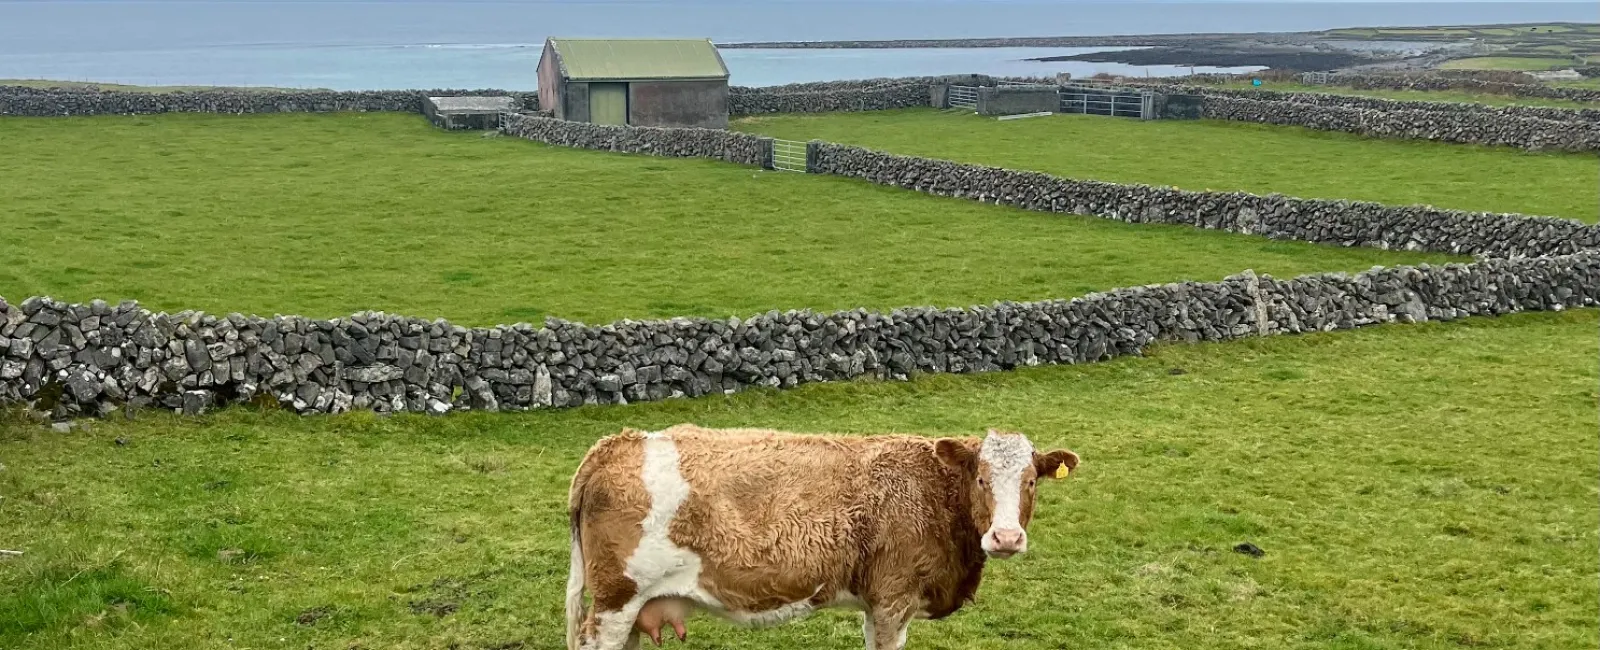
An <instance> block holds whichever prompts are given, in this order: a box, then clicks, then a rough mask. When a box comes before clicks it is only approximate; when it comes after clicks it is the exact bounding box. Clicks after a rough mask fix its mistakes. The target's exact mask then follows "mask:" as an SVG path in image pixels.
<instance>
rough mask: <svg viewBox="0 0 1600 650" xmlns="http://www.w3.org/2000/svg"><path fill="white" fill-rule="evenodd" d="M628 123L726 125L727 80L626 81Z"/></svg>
mask: <svg viewBox="0 0 1600 650" xmlns="http://www.w3.org/2000/svg"><path fill="white" fill-rule="evenodd" d="M628 113H629V115H628V124H630V125H632V126H677V127H690V126H695V127H701V128H707V129H726V128H728V82H726V81H635V82H633V83H630V84H628Z"/></svg>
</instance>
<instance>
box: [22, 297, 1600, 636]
mask: <svg viewBox="0 0 1600 650" xmlns="http://www.w3.org/2000/svg"><path fill="white" fill-rule="evenodd" d="M1597 326H1600V320H1597V314H1596V313H1595V311H1594V310H1581V311H1575V312H1569V313H1565V314H1541V315H1520V316H1509V317H1505V318H1502V319H1475V320H1472V321H1469V322H1459V323H1450V324H1429V325H1419V326H1388V327H1381V328H1375V329H1367V330H1361V331H1356V332H1340V333H1332V334H1317V335H1311V336H1304V337H1285V338H1278V339H1274V340H1256V341H1248V342H1239V343H1231V344H1226V345H1200V346H1163V347H1160V348H1157V349H1155V350H1154V351H1153V352H1152V353H1151V354H1150V355H1149V356H1147V357H1144V358H1130V359H1124V360H1119V361H1114V362H1109V363H1104V364H1092V365H1085V366H1063V367H1049V368H1036V369H1030V370H1026V371H1022V372H1016V373H999V374H991V375H984V376H964V377H952V376H939V377H927V378H923V379H920V380H918V381H915V382H912V383H909V384H896V383H853V384H836V385H815V386H810V387H805V388H802V389H800V390H795V391H790V392H785V393H773V392H758V393H747V394H742V395H738V396H734V397H731V398H710V399H700V400H692V401H675V402H667V403H656V404H647V405H634V406H628V407H600V408H583V409H577V410H570V411H563V412H544V413H532V414H521V415H492V414H474V415H459V416H451V417H447V418H432V419H430V418H422V417H410V416H405V417H394V418H388V419H381V418H376V417H372V416H370V415H346V416H334V417H316V418H298V417H296V416H293V415H286V414H282V413H276V412H274V413H256V412H252V411H248V410H243V409H236V410H231V411H228V412H224V413H221V414H218V415H214V416H211V417H208V418H206V419H203V420H180V419H176V418H174V417H170V416H165V415H147V416H144V417H142V418H141V419H139V420H137V421H135V422H122V421H116V422H107V423H102V424H95V425H94V426H93V428H91V429H90V430H88V431H87V432H76V433H73V434H68V435H60V434H53V433H50V432H49V431H48V430H47V429H43V428H41V427H38V426H36V425H27V424H23V423H20V422H6V423H4V424H0V462H3V463H4V465H5V469H4V470H3V471H0V496H4V497H5V498H4V499H3V500H0V548H21V549H22V550H25V551H26V554H25V555H24V556H22V557H19V558H12V559H0V647H4V648H7V649H14V650H35V649H37V650H45V649H49V650H81V649H102V648H103V649H111V648H117V649H130V650H131V649H151V650H154V649H167V648H213V647H233V648H317V649H330V648H337V649H341V650H344V649H348V648H403V649H423V648H427V649H442V648H459V649H472V650H479V649H486V648H526V649H554V648H558V647H560V645H561V641H560V634H561V632H560V629H561V628H560V625H561V623H560V606H561V604H560V603H561V593H562V585H563V582H564V576H565V571H566V563H567V560H566V555H565V554H566V533H565V529H564V525H565V521H564V515H563V507H564V499H565V497H564V494H565V486H566V482H567V480H568V479H569V477H570V474H571V471H572V469H573V467H575V466H576V463H577V461H578V459H579V457H580V455H581V454H582V452H583V450H584V449H585V448H586V447H587V445H588V444H589V443H590V442H592V441H593V440H594V439H595V438H596V437H597V436H600V435H604V434H607V433H611V432H614V431H615V430H617V429H618V428H619V427H621V426H625V425H626V426H641V427H656V426H664V425H668V424H670V423H675V422H680V421H694V422H699V423H703V424H707V425H767V426H774V427H783V428H789V429H794V430H802V431H836V432H842V433H862V432H874V431H918V432H926V433H930V434H943V435H966V434H968V433H969V432H974V431H981V430H982V428H983V427H987V426H1005V427H1016V428H1020V429H1021V430H1024V431H1028V432H1031V434H1032V435H1033V437H1034V438H1035V440H1036V441H1037V442H1038V443H1039V444H1049V445H1058V444H1059V445H1065V446H1068V447H1070V448H1072V449H1074V450H1076V451H1078V452H1079V453H1080V454H1082V455H1083V458H1084V466H1083V467H1082V471H1081V472H1080V473H1079V474H1078V475H1077V476H1076V478H1074V479H1073V480H1071V481H1069V482H1067V483H1063V484H1055V485H1049V486H1045V489H1042V490H1041V493H1042V497H1041V499H1042V501H1041V505H1040V510H1039V513H1040V514H1039V517H1038V519H1037V520H1036V522H1035V524H1034V528H1033V531H1032V533H1033V537H1032V539H1033V542H1032V550H1031V551H1030V554H1029V555H1028V556H1025V557H1023V558H1020V559H1018V560H1014V561H1011V562H1008V563H992V564H991V565H990V567H989V570H988V572H987V574H986V580H985V582H984V585H983V587H982V589H981V590H980V591H979V594H978V602H977V603H976V604H975V605H972V606H970V608H969V609H967V610H964V611H963V612H961V613H959V614H957V615H956V616H955V617H953V618H951V619H948V620H946V621H942V622H934V623H918V624H916V625H914V626H913V627H912V629H911V637H910V638H911V645H910V647H912V648H941V649H951V650H956V649H960V650H967V649H973V648H976V649H995V650H998V649H999V648H1002V647H1006V648H1039V649H1044V648H1061V647H1067V648H1145V649H1158V650H1159V649H1172V650H1180V649H1181V650H1207V649H1216V650H1223V649H1227V650H1233V649H1235V648H1308V649H1309V648H1317V649H1324V648H1325V649H1329V650H1335V649H1338V650H1348V649H1354V648H1362V649H1368V648H1370V649H1380V648H1384V649H1386V648H1395V649H1398V648H1420V649H1444V648H1460V647H1489V648H1512V647H1515V648H1540V649H1543V648H1549V649H1552V650H1553V649H1566V648H1582V647H1594V646H1595V645H1596V644H1597V643H1600V631H1597V629H1596V627H1595V625H1594V603H1595V600H1596V598H1600V592H1597V588H1596V585H1597V584H1600V566H1597V564H1596V560H1595V558H1596V555H1597V554H1600V536H1597V531H1600V525H1597V524H1600V511H1597V509H1596V506H1595V500H1596V497H1597V492H1596V487H1595V486H1596V484H1597V481H1600V475H1597V472H1596V468H1595V463H1594V459H1595V456H1596V453H1600V439H1597V437H1596V434H1595V430H1594V409H1595V403H1596V399H1597V398H1600V395H1597V394H1596V390H1595V386H1596V382H1597V381H1600V374H1597V369H1596V366H1595V363H1594V359H1595V357H1596V355H1597V354H1600V348H1597V346H1596V338H1595V336H1594V332H1595V329H1596V327H1597ZM1175 368H1177V369H1182V374H1175V373H1176V371H1173V370H1172V369H1175ZM1244 541H1249V542H1251V543H1254V544H1256V545H1257V546H1259V547H1261V548H1262V549H1264V550H1265V551H1266V555H1265V556H1264V557H1263V558H1261V559H1260V560H1255V559H1251V558H1249V557H1246V556H1244V555H1241V554H1238V553H1235V552H1232V551H1231V550H1230V549H1231V548H1232V547H1233V546H1234V545H1235V544H1238V543H1240V542H1244ZM858 621H859V619H858V618H855V617H853V616H851V615H847V614H843V613H834V614H827V615H823V616H819V617H817V618H814V619H811V620H808V621H805V622H801V623H796V624H791V625H787V626H783V627H778V628H773V629H768V630H759V631H746V630H742V629H737V628H732V627H729V626H727V625H723V624H721V623H719V622H715V621H711V620H705V619H697V620H694V621H691V622H690V626H689V627H690V635H691V638H690V643H691V644H692V646H691V647H697V648H706V649H708V650H715V649H722V648H728V649H731V648H749V647H770V648H837V649H843V648H856V647H860V641H859V636H858V634H859V630H860V623H859V622H858Z"/></svg>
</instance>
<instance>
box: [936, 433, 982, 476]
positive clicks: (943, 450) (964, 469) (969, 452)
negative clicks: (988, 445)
mask: <svg viewBox="0 0 1600 650" xmlns="http://www.w3.org/2000/svg"><path fill="white" fill-rule="evenodd" d="M933 452H934V454H935V455H937V456H938V457H939V461H940V462H942V463H944V464H946V465H949V466H951V467H954V468H956V469H957V470H960V471H961V473H963V474H976V473H977V471H978V452H976V451H973V449H972V447H970V446H968V445H967V444H966V443H965V442H963V441H961V440H958V439H956V438H940V439H939V440H938V442H935V443H933Z"/></svg>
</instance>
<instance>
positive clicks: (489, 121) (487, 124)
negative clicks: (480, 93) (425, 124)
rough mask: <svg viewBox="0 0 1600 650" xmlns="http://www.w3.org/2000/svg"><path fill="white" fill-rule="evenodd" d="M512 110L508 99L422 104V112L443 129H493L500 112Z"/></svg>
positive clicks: (435, 99) (514, 105)
mask: <svg viewBox="0 0 1600 650" xmlns="http://www.w3.org/2000/svg"><path fill="white" fill-rule="evenodd" d="M516 110H517V102H516V100H515V99H512V98H510V97H429V98H427V100H425V101H423V103H422V113H423V114H424V115H426V116H428V119H429V120H431V121H433V123H434V124H435V125H437V126H440V127H443V128H446V129H493V128H496V127H498V126H499V125H500V114H501V113H513V112H516Z"/></svg>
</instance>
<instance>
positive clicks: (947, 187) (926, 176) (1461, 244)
mask: <svg viewBox="0 0 1600 650" xmlns="http://www.w3.org/2000/svg"><path fill="white" fill-rule="evenodd" d="M813 150H814V152H815V155H814V158H815V159H814V160H813V161H812V168H813V170H814V171H815V172H817V173H824V174H834V175H837V176H849V177H852V178H860V179H863V180H866V181H869V182H872V183H877V184H879V185H890V186H894V187H903V188H906V189H911V190H916V191H919V192H925V193H928V194H937V195H939V196H951V197H957V198H965V199H972V200H976V201H982V202H985V203H996V204H1001V205H1009V206H1013V207H1018V208H1022V209H1025V210H1036V211H1042V212H1062V213H1072V214H1084V215H1094V216H1098V217H1104V218H1107V219H1116V220H1118V221H1127V222H1130V223H1167V224H1183V225H1188V226H1193V227H1196V228H1207V229H1216V230H1227V231H1231V232H1239V233H1246V234H1253V235H1262V236H1266V237H1271V238H1273V239H1295V240H1300V241H1308V242H1315V243H1323V244H1333V245H1339V246H1369V247H1374V248H1382V249H1395V250H1422V251H1435V252H1442V253H1456V254H1467V255H1477V256H1485V257H1539V256H1545V255H1564V254H1569V253H1575V252H1579V251H1585V250H1596V249H1600V226H1594V225H1588V224H1584V223H1580V222H1577V221H1572V220H1567V219H1557V218H1553V217H1529V216H1524V215H1515V214H1495V213H1486V212H1464V211H1459V210H1442V209H1438V208H1432V207H1427V206H1391V205H1384V204H1380V203H1371V202H1365V201H1338V200H1332V201H1330V200H1319V199H1301V198H1294V197H1287V196H1282V195H1270V196H1259V195H1255V194H1249V193H1245V192H1191V191H1186V190H1177V189H1172V188H1166V187H1152V186H1147V185H1125V184H1120V183H1105V182H1100V181H1084V180H1074V179H1069V178H1061V177H1058V176H1051V175H1049V174H1043V173H1039V172H1027V171H1015V170H1010V169H1000V168H996V167H986V166H983V165H972V164H967V163H957V162H950V161H944V160H932V159H928V158H918V157H914V156H898V155H894V154H889V153H883V152H879V151H872V150H870V149H863V148H861V147H852V146H848V145H840V144H829V143H817V144H816V145H815V146H814V147H813Z"/></svg>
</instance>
